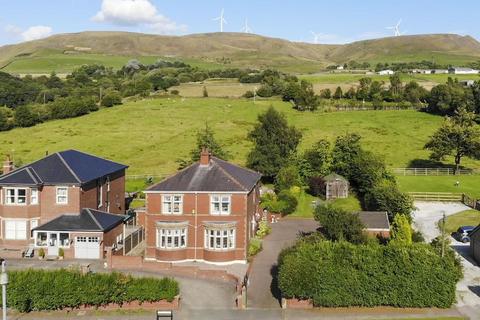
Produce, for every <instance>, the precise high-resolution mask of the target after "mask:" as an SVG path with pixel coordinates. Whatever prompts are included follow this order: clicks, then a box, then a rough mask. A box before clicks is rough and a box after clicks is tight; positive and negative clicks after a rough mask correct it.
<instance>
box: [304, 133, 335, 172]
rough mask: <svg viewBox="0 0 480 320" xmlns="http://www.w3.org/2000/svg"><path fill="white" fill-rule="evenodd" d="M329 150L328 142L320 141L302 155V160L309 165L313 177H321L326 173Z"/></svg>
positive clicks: (328, 164)
mask: <svg viewBox="0 0 480 320" xmlns="http://www.w3.org/2000/svg"><path fill="white" fill-rule="evenodd" d="M330 149H331V146H330V142H328V141H327V140H325V139H321V140H319V141H317V142H316V143H315V144H314V145H313V147H312V148H310V149H307V150H306V151H305V153H304V154H303V158H304V159H305V160H306V161H307V163H308V164H309V165H310V167H311V169H312V174H313V175H320V176H323V175H325V174H327V173H328V171H329V166H330V162H331V152H330Z"/></svg>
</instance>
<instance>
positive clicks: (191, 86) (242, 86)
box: [169, 79, 261, 98]
mask: <svg viewBox="0 0 480 320" xmlns="http://www.w3.org/2000/svg"><path fill="white" fill-rule="evenodd" d="M260 86H261V84H259V83H240V82H238V80H237V79H211V80H205V81H203V82H195V83H182V84H181V85H179V86H175V87H172V88H170V89H169V90H178V91H179V92H180V95H181V96H182V97H197V98H198V97H203V87H206V88H207V92H208V96H209V97H215V98H225V97H230V98H239V97H241V96H243V95H244V94H245V92H247V91H248V90H250V91H253V90H255V88H257V89H258V88H260Z"/></svg>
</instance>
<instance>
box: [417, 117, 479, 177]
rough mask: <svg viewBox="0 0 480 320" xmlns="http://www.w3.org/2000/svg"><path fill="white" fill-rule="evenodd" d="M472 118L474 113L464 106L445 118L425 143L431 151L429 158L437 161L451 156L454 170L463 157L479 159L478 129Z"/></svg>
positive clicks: (457, 167)
mask: <svg viewBox="0 0 480 320" xmlns="http://www.w3.org/2000/svg"><path fill="white" fill-rule="evenodd" d="M474 119H475V114H474V113H472V112H468V111H466V109H465V108H460V109H459V110H457V111H456V112H455V115H454V116H453V117H449V118H446V119H445V121H444V123H443V124H442V126H441V127H440V128H439V129H438V130H437V132H435V133H434V134H433V136H432V137H431V138H430V141H428V142H427V144H425V148H426V149H428V150H430V151H431V152H432V153H431V154H430V158H431V159H433V160H437V161H439V160H444V159H445V157H447V156H453V157H454V159H455V166H456V170H458V169H459V168H460V163H461V161H462V158H463V157H469V158H473V159H480V129H479V127H478V125H477V124H476V123H475V121H474Z"/></svg>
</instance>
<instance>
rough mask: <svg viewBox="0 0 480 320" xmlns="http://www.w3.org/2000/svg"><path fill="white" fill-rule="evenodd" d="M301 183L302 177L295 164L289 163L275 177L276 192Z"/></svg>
mask: <svg viewBox="0 0 480 320" xmlns="http://www.w3.org/2000/svg"><path fill="white" fill-rule="evenodd" d="M299 185H301V178H300V175H299V173H298V168H297V167H296V166H294V165H288V166H285V167H283V168H281V169H280V170H279V171H278V174H277V176H276V177H275V192H280V191H282V190H288V189H290V188H291V187H293V186H299Z"/></svg>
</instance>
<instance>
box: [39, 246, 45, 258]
mask: <svg viewBox="0 0 480 320" xmlns="http://www.w3.org/2000/svg"><path fill="white" fill-rule="evenodd" d="M38 258H39V259H41V260H43V259H44V258H45V249H43V248H40V249H39V250H38Z"/></svg>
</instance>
